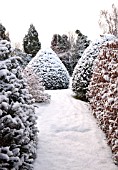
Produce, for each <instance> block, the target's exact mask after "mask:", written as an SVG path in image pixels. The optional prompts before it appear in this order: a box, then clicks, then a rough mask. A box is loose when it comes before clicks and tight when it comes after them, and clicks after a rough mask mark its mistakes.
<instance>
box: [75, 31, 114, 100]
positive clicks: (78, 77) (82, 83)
mask: <svg viewBox="0 0 118 170" xmlns="http://www.w3.org/2000/svg"><path fill="white" fill-rule="evenodd" d="M114 39H116V37H115V36H113V35H109V34H107V35H102V36H101V37H100V38H99V39H97V40H95V41H93V42H91V43H90V45H89V46H88V47H87V48H86V50H85V51H84V53H83V55H82V57H81V58H80V59H79V61H78V63H77V65H76V67H75V69H74V72H73V75H72V90H73V92H74V93H75V95H76V96H77V97H78V98H80V99H82V100H86V92H87V89H88V85H89V82H90V78H91V75H92V66H93V62H94V60H95V58H96V57H97V56H98V54H99V51H100V47H101V46H102V45H103V44H104V43H107V42H109V41H111V40H114Z"/></svg>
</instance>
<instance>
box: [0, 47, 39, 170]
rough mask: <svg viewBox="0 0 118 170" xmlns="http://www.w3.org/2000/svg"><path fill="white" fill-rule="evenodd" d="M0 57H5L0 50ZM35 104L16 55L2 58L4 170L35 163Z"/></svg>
mask: <svg viewBox="0 0 118 170" xmlns="http://www.w3.org/2000/svg"><path fill="white" fill-rule="evenodd" d="M5 47H6V46H5ZM1 50H2V49H1V48H0V51H1ZM8 53H9V52H8ZM0 57H1V58H3V57H2V54H1V53H0ZM32 103H33V99H32V96H31V95H30V94H29V92H28V90H27V89H26V83H25V82H24V79H23V77H22V74H21V68H20V66H19V64H18V62H17V59H16V57H10V58H8V59H4V60H1V61H0V169H1V170H26V169H29V170H31V169H32V167H33V165H32V163H33V160H34V158H35V157H36V143H37V128H36V126H35V124H36V116H35V108H34V106H33V105H32Z"/></svg>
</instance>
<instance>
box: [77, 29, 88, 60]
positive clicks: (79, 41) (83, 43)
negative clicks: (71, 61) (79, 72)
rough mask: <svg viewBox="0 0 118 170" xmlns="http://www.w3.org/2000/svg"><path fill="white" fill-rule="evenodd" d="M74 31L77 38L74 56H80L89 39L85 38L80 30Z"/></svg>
mask: <svg viewBox="0 0 118 170" xmlns="http://www.w3.org/2000/svg"><path fill="white" fill-rule="evenodd" d="M75 33H76V34H77V39H76V43H75V52H74V53H75V54H74V55H75V58H76V59H77V61H78V59H79V58H81V56H82V54H83V52H84V50H85V49H86V48H87V47H88V46H89V44H90V40H87V36H85V35H83V34H82V33H81V31H80V30H76V31H75Z"/></svg>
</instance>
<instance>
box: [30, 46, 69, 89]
mask: <svg viewBox="0 0 118 170" xmlns="http://www.w3.org/2000/svg"><path fill="white" fill-rule="evenodd" d="M27 67H30V68H32V69H33V71H34V72H35V73H36V74H37V75H38V76H39V77H40V78H42V80H43V84H44V86H45V89H46V90H47V89H48V90H49V89H66V88H68V87H69V74H68V71H67V69H66V67H65V66H64V64H63V63H62V62H61V60H60V59H59V57H58V56H57V55H56V53H55V52H53V50H52V49H50V48H49V49H46V50H40V51H39V52H38V53H37V55H36V56H35V57H34V58H33V59H32V60H31V61H30V63H29V64H28V65H27Z"/></svg>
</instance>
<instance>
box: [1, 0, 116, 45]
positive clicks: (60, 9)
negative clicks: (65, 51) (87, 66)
mask: <svg viewBox="0 0 118 170" xmlns="http://www.w3.org/2000/svg"><path fill="white" fill-rule="evenodd" d="M113 2H115V3H117V4H118V0H0V7H1V8H0V22H1V23H2V24H3V25H4V26H5V27H6V29H7V31H9V34H10V38H11V41H12V43H14V42H20V43H22V39H23V37H24V36H25V34H26V33H27V31H28V28H29V25H30V24H31V23H33V24H34V26H35V28H36V30H37V31H38V33H39V39H40V41H41V42H42V45H43V46H47V45H49V44H50V41H51V39H52V35H53V34H55V33H59V34H63V33H68V32H69V31H75V30H76V29H79V30H80V31H81V32H82V33H83V34H85V35H87V36H88V38H90V39H94V38H95V37H96V35H98V34H99V33H100V30H99V27H98V18H99V11H100V10H101V9H109V8H110V7H111V4H112V3H113Z"/></svg>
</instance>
